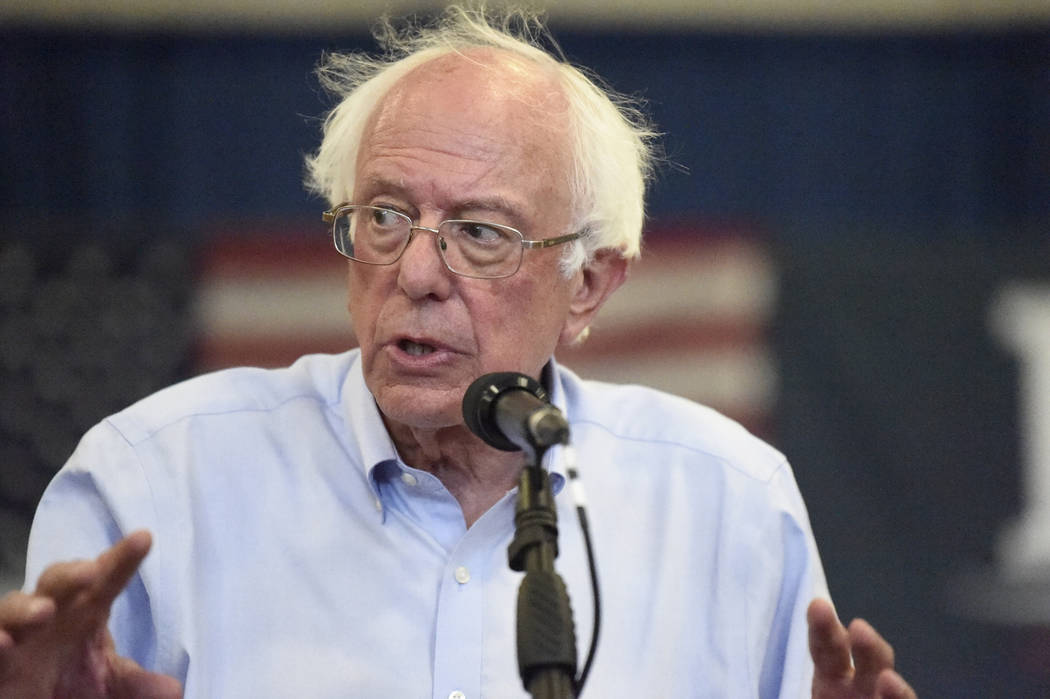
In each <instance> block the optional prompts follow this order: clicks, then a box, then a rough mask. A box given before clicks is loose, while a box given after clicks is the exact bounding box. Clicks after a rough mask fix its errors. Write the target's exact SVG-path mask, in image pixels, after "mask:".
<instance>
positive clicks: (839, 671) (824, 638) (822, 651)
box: [806, 599, 853, 681]
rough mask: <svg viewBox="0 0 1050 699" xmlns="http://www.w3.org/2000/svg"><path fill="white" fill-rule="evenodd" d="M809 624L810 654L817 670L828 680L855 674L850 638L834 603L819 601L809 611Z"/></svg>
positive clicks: (807, 613) (807, 615)
mask: <svg viewBox="0 0 1050 699" xmlns="http://www.w3.org/2000/svg"><path fill="white" fill-rule="evenodd" d="M806 620H807V621H808V622H809V652H810V655H812V656H813V665H814V671H815V673H816V674H817V675H818V676H821V677H823V678H826V679H827V680H832V681H833V680H839V679H844V678H847V677H849V676H850V675H852V674H853V668H852V664H851V662H850V636H849V633H848V632H847V631H846V629H845V627H843V626H842V624H840V623H839V619H838V616H837V615H836V614H835V609H834V608H833V607H832V606H831V603H830V602H828V601H827V600H823V599H815V600H813V602H811V603H810V605H809V609H808V610H807V612H806Z"/></svg>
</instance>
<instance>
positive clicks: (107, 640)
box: [0, 531, 182, 699]
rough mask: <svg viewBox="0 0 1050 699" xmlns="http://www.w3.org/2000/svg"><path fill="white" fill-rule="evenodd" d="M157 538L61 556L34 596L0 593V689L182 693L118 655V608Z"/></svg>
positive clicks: (141, 696)
mask: <svg viewBox="0 0 1050 699" xmlns="http://www.w3.org/2000/svg"><path fill="white" fill-rule="evenodd" d="M150 545H151V539H150V535H149V533H147V532H145V531H140V532H135V533H134V534H131V535H130V536H128V537H127V538H126V539H123V540H122V541H120V542H118V543H117V544H116V545H115V546H113V547H112V548H110V549H109V550H107V551H105V552H104V553H103V554H102V555H101V556H99V557H98V558H97V559H95V560H93V561H71V562H65V563H56V564H54V565H52V566H50V567H48V568H47V569H46V570H45V571H44V573H43V574H42V575H41V576H40V580H39V582H38V583H37V587H36V590H35V592H34V593H33V594H31V595H28V594H24V593H21V592H12V593H10V594H8V595H6V596H5V597H4V598H3V599H0V696H2V697H4V698H5V699H8V698H10V699H55V698H58V697H61V698H63V699H66V698H69V699H73V698H83V699H96V698H98V699H101V698H103V697H119V698H124V697H127V698H128V699H131V698H133V697H134V698H135V699H178V698H179V697H181V696H182V687H181V685H180V684H179V683H178V682H177V681H176V680H174V679H172V678H171V677H166V676H164V675H158V674H155V673H151V672H147V671H146V670H143V669H142V668H141V667H140V666H139V665H138V664H136V663H135V662H134V661H132V660H129V659H127V658H122V657H120V656H118V655H117V653H116V650H115V648H114V646H113V639H112V637H111V636H110V634H109V631H108V630H107V628H106V623H107V621H108V620H109V612H110V607H111V606H112V604H113V600H115V599H116V598H117V595H119V594H120V591H121V590H123V589H124V587H125V586H126V585H127V584H128V581H129V580H131V577H132V576H133V575H134V574H135V570H136V569H137V568H138V566H139V564H140V563H141V562H142V559H143V558H145V557H146V554H147V553H148V552H149V549H150Z"/></svg>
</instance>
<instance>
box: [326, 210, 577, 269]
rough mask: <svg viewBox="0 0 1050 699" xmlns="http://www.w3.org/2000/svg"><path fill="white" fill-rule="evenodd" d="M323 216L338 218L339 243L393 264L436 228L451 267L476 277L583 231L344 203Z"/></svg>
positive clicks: (356, 255) (352, 253)
mask: <svg viewBox="0 0 1050 699" xmlns="http://www.w3.org/2000/svg"><path fill="white" fill-rule="evenodd" d="M321 218H322V219H323V220H324V221H325V222H326V223H331V224H332V240H333V241H334V242H335V249H336V250H338V251H339V252H340V253H342V254H343V255H345V256H346V257H349V258H350V259H351V260H356V261H357V262H363V263H365V264H366V265H392V264H394V263H395V262H397V261H398V260H399V259H401V255H402V254H403V253H404V252H405V249H406V248H408V244H409V243H410V242H412V237H413V235H414V234H415V232H416V231H427V232H429V233H433V234H434V236H435V240H436V242H437V248H438V254H440V255H441V259H442V261H443V262H444V263H445V267H447V268H448V270H449V271H450V272H453V273H454V274H458V275H460V276H463V277H473V278H475V279H500V278H502V277H509V276H511V275H512V274H514V273H515V272H517V271H518V268H519V267H521V260H522V257H523V256H524V254H525V252H524V250H525V248H549V247H553V246H555V245H561V244H562V243H568V242H569V241H572V240H576V239H577V238H579V237H580V234H579V233H570V234H568V235H562V236H558V237H557V238H548V239H546V240H525V236H523V235H522V234H521V232H520V231H518V230H517V229H515V228H511V227H510V226H503V225H500V224H498V223H485V222H483V221H471V220H466V219H452V220H448V221H442V222H441V223H439V224H438V227H437V228H428V227H427V226H417V225H415V224H413V223H412V219H411V218H410V217H409V216H406V215H405V214H403V213H401V212H400V211H394V210H392V209H384V208H382V207H377V206H357V205H356V204H340V205H339V206H337V207H335V208H333V209H329V210H328V211H325V212H324V213H323V214H322V215H321Z"/></svg>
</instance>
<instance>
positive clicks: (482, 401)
mask: <svg viewBox="0 0 1050 699" xmlns="http://www.w3.org/2000/svg"><path fill="white" fill-rule="evenodd" d="M508 391H528V392H529V393H531V394H532V395H534V396H536V397H537V398H539V399H540V400H541V401H543V402H545V403H546V402H549V399H548V398H547V391H546V390H544V388H543V385H542V384H541V383H540V382H539V381H537V380H536V379H534V378H532V377H531V376H526V375H525V374H520V373H518V372H516V371H498V372H495V373H492V374H485V375H484V376H482V377H481V378H479V379H475V380H474V382H473V383H472V384H470V386H469V387H468V388H467V392H466V393H464V394H463V419H464V420H465V421H466V423H467V427H468V428H469V429H470V431H471V432H473V433H474V434H475V435H477V436H478V437H480V438H481V439H482V440H483V441H484V442H485V443H486V444H488V445H489V446H492V447H496V448H497V449H502V450H503V451H520V450H521V449H520V447H518V446H517V445H516V444H514V442H512V441H510V440H509V439H507V438H506V437H505V436H504V434H503V432H502V431H500V429H499V426H498V425H497V424H496V419H495V415H494V414H493V410H494V409H495V405H496V399H497V398H499V397H500V396H502V395H504V394H505V393H507V392H508Z"/></svg>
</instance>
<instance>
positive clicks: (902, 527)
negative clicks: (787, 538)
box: [773, 235, 1050, 697]
mask: <svg viewBox="0 0 1050 699" xmlns="http://www.w3.org/2000/svg"><path fill="white" fill-rule="evenodd" d="M1007 241H1008V242H1007ZM779 257H780V259H779V261H780V262H781V267H780V269H781V274H782V276H781V282H782V283H781V289H780V292H781V303H780V307H779V310H778V316H777V319H776V322H775V324H774V332H773V337H774V342H775V344H776V350H777V356H778V358H779V360H780V368H781V379H782V386H781V393H780V399H779V402H778V407H777V410H776V421H777V422H776V432H777V436H776V438H775V443H776V444H777V445H778V446H779V447H780V448H781V449H783V451H784V452H785V453H786V454H787V455H788V457H789V458H790V459H791V461H792V463H793V464H794V466H795V470H796V473H797V475H798V481H799V486H800V488H801V490H802V494H803V496H804V497H805V498H806V502H807V504H808V506H809V511H810V517H811V520H812V523H813V529H814V532H815V534H816V538H817V542H818V543H819V545H820V548H821V553H822V555H823V558H824V562H825V567H826V570H827V575H828V583H829V586H830V589H831V594H832V596H833V598H834V599H835V602H836V606H837V607H838V611H839V613H840V614H841V615H842V616H843V617H844V618H846V619H849V618H852V617H854V616H863V617H865V618H868V619H869V620H870V621H872V622H873V623H874V625H875V626H876V628H878V629H879V630H880V631H881V632H882V633H884V634H885V635H886V637H887V638H889V639H890V640H891V641H892V642H893V644H894V645H895V647H896V650H897V658H898V660H899V665H900V667H901V670H902V673H903V674H904V675H905V676H906V677H907V678H908V679H909V681H911V682H912V684H913V686H914V687H915V688H916V690H917V691H918V693H919V695H920V696H938V697H940V696H944V697H963V696H966V697H971V696H972V697H1035V696H1042V697H1045V696H1050V676H1048V675H1046V673H1033V672H1031V666H1032V665H1033V663H1032V661H1031V657H1032V656H1034V655H1038V654H1039V653H1040V652H1042V651H1041V650H1040V647H1038V646H1037V645H1033V644H1030V643H1028V642H1026V641H1025V640H1024V637H1025V635H1026V634H1028V633H1029V632H1031V631H1032V630H1033V629H1034V630H1038V628H1039V627H1040V626H1046V627H1048V628H1050V618H1045V619H1030V620H1028V624H1027V625H1026V626H1021V625H1009V624H1006V623H994V622H992V621H990V620H988V619H981V618H980V617H978V616H977V615H975V614H972V613H971V612H972V611H973V610H972V609H967V608H965V607H964V606H963V605H961V604H959V603H958V594H957V588H958V586H959V580H960V577H959V576H960V574H962V573H964V572H965V571H968V570H970V569H973V568H978V569H983V568H986V567H988V566H992V565H994V564H995V563H996V562H997V551H996V544H997V541H998V540H999V537H1000V534H1001V532H1002V531H1003V529H1004V527H1005V526H1007V525H1008V524H1009V523H1010V522H1011V521H1013V519H1014V518H1015V517H1016V516H1017V515H1018V513H1019V511H1020V507H1021V498H1022V492H1021V488H1022V485H1021V482H1020V481H1021V477H1020V476H1021V470H1022V463H1021V458H1022V457H1021V450H1020V443H1021V439H1022V434H1021V425H1020V424H1019V423H1020V420H1019V401H1018V389H1019V381H1018V379H1019V376H1018V370H1017V369H1018V367H1017V364H1018V362H1017V358H1016V357H1015V356H1014V355H1013V354H1012V352H1011V351H1010V350H1009V348H1006V347H1004V346H1003V345H1002V342H1001V341H1000V339H999V338H997V337H996V336H995V333H994V330H993V327H992V323H991V320H992V310H993V308H994V306H995V302H996V299H997V298H999V296H1000V292H1001V291H1002V289H1003V288H1004V287H1006V286H1008V285H1012V284H1015V283H1018V282H1023V283H1029V284H1044V285H1045V284H1050V244H1048V241H1047V239H1046V237H1045V236H1043V235H1039V236H1032V237H1031V238H1029V239H1027V240H1025V239H1020V240H1019V239H1018V238H1017V237H1013V238H1011V237H1010V236H1007V235H1004V237H1003V241H1002V242H999V243H995V242H992V241H989V240H986V239H983V238H980V239H978V238H968V237H966V236H961V235H960V236H958V237H956V238H955V239H953V240H938V241H932V242H931V241H929V240H922V239H918V238H917V239H916V240H915V241H914V242H906V241H903V240H901V241H895V242H893V243H887V242H886V241H885V240H878V239H875V238H872V239H871V240H869V241H867V242H858V239H856V238H851V239H849V240H841V241H838V242H822V243H816V242H814V243H812V244H808V245H800V244H794V245H793V246H791V247H790V249H789V248H787V247H785V248H784V249H783V250H782V251H781V254H780V256H779ZM1002 601H1003V602H1004V603H1005V602H1007V601H1013V602H1016V601H1017V600H1016V599H1015V600H1002ZM1022 647H1026V648H1028V650H1026V651H1024V654H1023V655H1024V657H1022V653H1021V652H1018V649H1019V648H1022ZM1043 650H1045V649H1043ZM1026 658H1027V659H1026Z"/></svg>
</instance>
